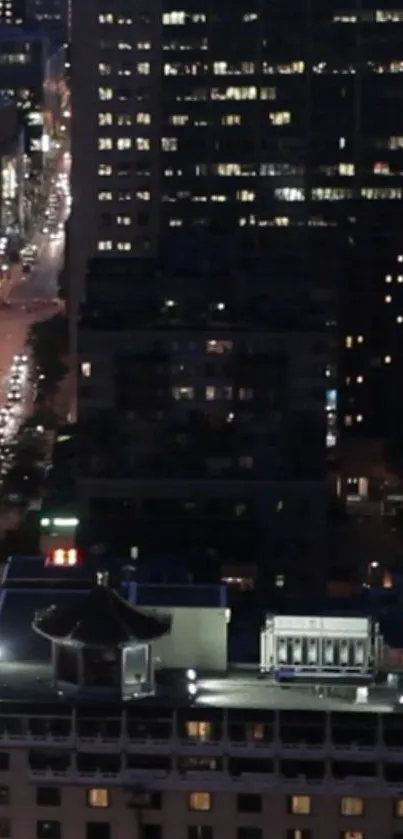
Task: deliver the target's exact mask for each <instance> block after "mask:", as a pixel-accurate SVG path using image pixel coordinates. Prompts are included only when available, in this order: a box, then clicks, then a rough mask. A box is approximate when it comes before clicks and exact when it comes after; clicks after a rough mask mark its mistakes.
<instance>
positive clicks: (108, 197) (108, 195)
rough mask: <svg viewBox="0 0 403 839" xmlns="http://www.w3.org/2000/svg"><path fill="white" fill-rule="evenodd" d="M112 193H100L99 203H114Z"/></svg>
mask: <svg viewBox="0 0 403 839" xmlns="http://www.w3.org/2000/svg"><path fill="white" fill-rule="evenodd" d="M112 197H113V196H112V193H111V192H98V201H112Z"/></svg>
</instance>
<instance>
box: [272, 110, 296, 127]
mask: <svg viewBox="0 0 403 839" xmlns="http://www.w3.org/2000/svg"><path fill="white" fill-rule="evenodd" d="M269 118H270V122H271V124H272V125H289V124H290V122H291V114H290V111H273V113H271V114H269Z"/></svg>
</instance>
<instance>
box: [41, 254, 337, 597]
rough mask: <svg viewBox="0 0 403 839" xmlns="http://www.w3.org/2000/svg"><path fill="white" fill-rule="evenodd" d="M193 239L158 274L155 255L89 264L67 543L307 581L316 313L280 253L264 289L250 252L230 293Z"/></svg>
mask: <svg viewBox="0 0 403 839" xmlns="http://www.w3.org/2000/svg"><path fill="white" fill-rule="evenodd" d="M207 244H208V239H207V237H203V238H202V241H201V243H200V248H199V251H195V250H193V249H191V250H190V254H188V262H187V263H186V260H185V261H184V262H182V264H181V265H177V266H176V268H175V267H174V266H173V267H172V270H171V271H170V272H169V273H168V264H169V263H168V255H167V254H165V255H164V256H163V257H162V258H161V261H160V262H153V261H152V260H141V259H138V260H136V259H127V258H120V259H113V258H112V257H111V258H110V259H105V258H102V257H99V258H97V259H95V260H94V261H93V262H92V263H90V270H89V272H88V275H87V302H86V304H85V305H84V307H83V310H82V314H81V318H80V325H79V334H78V338H79V360H78V368H79V398H78V415H79V422H80V427H81V429H82V434H83V436H82V437H81V435H80V434H79V438H80V439H79V442H78V447H79V448H78V451H77V455H76V457H77V463H78V476H79V477H78V485H77V488H76V490H75V492H74V495H73V497H74V499H75V503H76V504H77V516H78V517H79V519H80V527H79V528H78V530H77V538H78V545H79V546H80V547H82V548H83V550H84V551H90V550H91V548H92V546H93V545H101V546H102V545H103V546H104V549H105V550H106V551H107V552H110V553H112V552H116V553H117V555H118V556H129V555H130V551H131V548H132V547H133V546H137V549H138V551H139V555H140V556H141V557H147V556H165V555H169V556H177V557H181V558H183V561H184V563H185V565H186V567H187V568H188V570H189V572H190V573H192V574H194V576H195V578H196V579H203V575H205V578H207V579H209V578H212V579H217V577H219V575H220V574H221V575H222V576H225V577H234V578H235V577H239V576H242V575H239V573H238V571H239V569H240V568H245V567H246V566H248V568H249V572H250V576H251V577H252V578H254V580H255V581H257V580H260V581H263V580H264V582H265V585H267V587H268V588H269V589H272V588H276V587H281V588H285V589H286V590H290V591H294V590H298V589H300V590H305V589H308V590H309V591H312V589H314V588H316V589H317V590H321V589H322V586H323V584H324V579H325V577H326V571H327V568H326V559H325V557H326V523H325V518H326V488H325V437H326V429H325V418H326V417H325V410H324V398H325V376H324V371H325V366H326V358H327V340H326V334H325V329H324V326H323V324H324V321H325V314H324V310H323V306H322V305H320V306H318V305H317V303H316V301H315V299H314V297H312V296H311V295H310V293H309V288H307V286H306V284H305V282H304V279H303V278H302V277H301V276H299V275H298V274H297V271H296V268H295V266H293V264H290V263H289V267H288V270H287V272H284V262H283V266H282V267H283V271H281V270H280V267H278V274H277V273H276V266H275V265H273V266H272V267H271V273H270V283H268V281H267V280H268V275H267V266H266V264H263V265H260V266H259V265H256V263H255V262H254V261H253V260H250V261H248V262H247V264H245V265H244V271H245V275H244V278H242V277H241V276H238V280H237V283H236V285H237V293H236V294H235V293H234V289H233V288H232V286H231V284H230V283H229V282H228V279H229V278H230V279H231V280H232V279H233V278H232V276H231V273H230V269H229V267H228V264H226V262H225V259H224V258H223V254H222V253H221V258H220V255H219V253H218V251H215V252H213V253H212V254H210V267H209V268H208V266H207ZM194 246H195V245H194ZM185 253H186V251H185V247H182V248H181V249H180V254H181V257H182V258H183V259H184V258H185ZM289 258H290V257H289ZM284 259H285V257H284ZM202 263H203V265H204V267H203V269H202V270H200V271H199V272H198V270H197V266H198V265H201V264H202ZM296 285H299V286H300V290H299V295H298V296H297V295H296ZM111 289H112V292H113V296H112V297H111ZM85 429H87V432H86V430H85ZM49 503H50V502H49ZM308 567H309V568H310V572H309V574H307V568H308Z"/></svg>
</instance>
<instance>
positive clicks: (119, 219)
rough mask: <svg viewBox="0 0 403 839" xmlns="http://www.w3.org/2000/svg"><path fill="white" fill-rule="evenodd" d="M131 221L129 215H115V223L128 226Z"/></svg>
mask: <svg viewBox="0 0 403 839" xmlns="http://www.w3.org/2000/svg"><path fill="white" fill-rule="evenodd" d="M131 223H132V218H131V216H117V217H116V224H120V225H123V226H124V227H129V226H130V225H131Z"/></svg>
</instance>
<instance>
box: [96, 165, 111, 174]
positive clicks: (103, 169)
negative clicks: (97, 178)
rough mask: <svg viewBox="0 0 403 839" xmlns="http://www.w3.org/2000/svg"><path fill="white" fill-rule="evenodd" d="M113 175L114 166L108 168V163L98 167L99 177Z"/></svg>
mask: <svg viewBox="0 0 403 839" xmlns="http://www.w3.org/2000/svg"><path fill="white" fill-rule="evenodd" d="M111 174H112V166H107V164H106V163H101V164H100V166H98V175H102V176H105V175H111Z"/></svg>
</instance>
